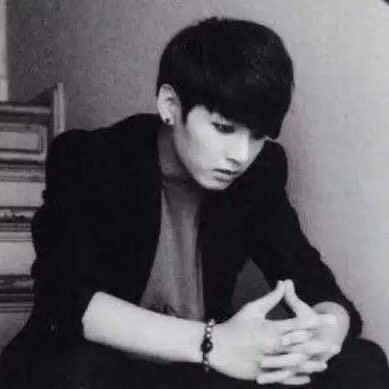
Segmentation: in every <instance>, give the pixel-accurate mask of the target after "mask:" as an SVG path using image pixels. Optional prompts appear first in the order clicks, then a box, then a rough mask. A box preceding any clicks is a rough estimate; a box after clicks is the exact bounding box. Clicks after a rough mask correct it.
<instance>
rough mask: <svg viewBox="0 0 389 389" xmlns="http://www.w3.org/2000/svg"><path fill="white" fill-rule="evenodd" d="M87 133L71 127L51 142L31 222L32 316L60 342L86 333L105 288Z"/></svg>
mask: <svg viewBox="0 0 389 389" xmlns="http://www.w3.org/2000/svg"><path fill="white" fill-rule="evenodd" d="M89 137H90V135H89V134H88V133H87V131H84V130H70V131H67V132H65V133H64V134H62V135H60V136H59V137H57V138H56V139H54V141H53V142H52V143H51V145H50V148H49V152H48V157H47V162H46V190H45V191H44V204H43V205H42V207H41V208H40V209H39V210H38V211H37V213H36V214H35V217H34V219H33V223H32V236H33V243H34V247H35V251H36V260H35V262H34V264H33V266H32V276H33V278H34V281H35V282H34V299H35V300H34V310H33V315H34V316H37V317H38V318H39V320H38V321H39V323H40V324H39V325H40V326H41V327H43V329H44V330H47V331H48V332H49V335H51V336H54V337H57V338H58V339H62V340H66V339H68V338H69V337H74V336H76V337H79V336H81V335H82V326H81V318H82V316H83V314H84V311H85V309H86V307H87V305H88V303H89V301H90V299H91V297H92V296H93V294H94V293H95V292H96V291H97V290H98V289H100V288H101V287H102V285H101V283H100V282H99V277H98V272H99V269H98V266H97V264H98V263H99V256H100V255H101V254H100V252H99V247H98V240H97V239H96V238H95V236H94V228H93V212H92V210H91V209H90V205H89V201H88V193H89V189H88V186H89V182H90V176H89V175H88V173H89V170H90V169H89V165H90V162H89V161H88V158H89V157H88V155H89V150H88V145H89V143H90V141H89Z"/></svg>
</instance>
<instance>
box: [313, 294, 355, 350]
mask: <svg viewBox="0 0 389 389" xmlns="http://www.w3.org/2000/svg"><path fill="white" fill-rule="evenodd" d="M313 309H314V310H315V311H316V312H317V313H324V314H331V315H334V316H335V318H336V322H337V326H338V328H339V331H338V333H339V339H338V340H339V342H340V343H342V342H343V341H344V339H345V337H346V336H347V333H348V330H349V328H350V316H349V314H348V312H347V311H346V309H345V308H343V307H342V306H341V305H340V304H338V303H334V302H331V301H323V302H321V303H318V304H316V305H315V306H314V307H313Z"/></svg>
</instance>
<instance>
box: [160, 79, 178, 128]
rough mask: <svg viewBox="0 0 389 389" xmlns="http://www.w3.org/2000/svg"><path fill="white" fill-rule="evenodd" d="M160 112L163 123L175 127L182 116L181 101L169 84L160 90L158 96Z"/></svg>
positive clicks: (162, 86)
mask: <svg viewBox="0 0 389 389" xmlns="http://www.w3.org/2000/svg"><path fill="white" fill-rule="evenodd" d="M157 106H158V112H159V115H160V116H161V119H162V121H163V122H164V123H165V124H167V125H174V124H175V123H176V122H177V120H179V118H180V115H181V103H180V99H179V97H178V95H177V93H176V91H175V90H174V88H173V87H172V86H171V85H169V84H163V85H161V87H160V88H159V92H158V96H157Z"/></svg>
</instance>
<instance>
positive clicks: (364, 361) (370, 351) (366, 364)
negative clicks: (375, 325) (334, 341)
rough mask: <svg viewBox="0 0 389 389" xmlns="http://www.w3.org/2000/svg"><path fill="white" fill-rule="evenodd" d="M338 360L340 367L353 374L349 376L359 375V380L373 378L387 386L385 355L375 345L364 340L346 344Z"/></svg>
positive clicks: (388, 382) (387, 370)
mask: <svg viewBox="0 0 389 389" xmlns="http://www.w3.org/2000/svg"><path fill="white" fill-rule="evenodd" d="M339 359H340V361H339V362H340V365H342V367H343V368H346V369H348V370H349V371H350V373H351V372H353V373H351V374H356V375H360V376H361V378H363V377H365V378H367V377H375V378H376V379H379V380H381V381H382V382H385V383H386V385H389V367H388V361H387V358H386V354H385V352H384V351H383V350H382V348H381V347H380V346H378V345H377V344H376V343H374V342H372V341H370V340H366V339H355V340H352V341H350V342H347V343H345V345H344V348H343V352H342V353H341V354H340V358H339ZM385 387H386V386H385ZM388 387H389V386H388Z"/></svg>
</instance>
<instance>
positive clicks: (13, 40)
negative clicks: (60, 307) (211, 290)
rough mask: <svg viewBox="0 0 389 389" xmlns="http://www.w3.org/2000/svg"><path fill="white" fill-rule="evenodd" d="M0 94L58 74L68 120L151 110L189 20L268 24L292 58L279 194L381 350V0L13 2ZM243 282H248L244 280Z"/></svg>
mask: <svg viewBox="0 0 389 389" xmlns="http://www.w3.org/2000/svg"><path fill="white" fill-rule="evenodd" d="M8 10H9V12H8V18H9V19H8V23H9V29H8V32H9V33H8V42H9V43H8V44H9V73H10V93H11V96H12V98H14V99H27V98H29V97H31V96H33V95H34V94H35V93H37V92H38V91H39V90H40V89H42V88H43V87H46V86H49V85H50V84H53V83H55V82H56V81H63V82H64V83H65V88H66V95H67V101H68V124H69V126H71V127H73V126H82V127H84V126H85V127H90V128H92V127H95V126H100V125H104V124H108V123H111V122H112V121H114V120H116V119H119V118H121V117H123V116H126V115H128V114H131V113H134V112H138V111H143V110H148V111H150V110H151V111H154V110H155V109H154V100H153V93H154V80H155V72H156V68H157V61H158V57H159V54H160V51H161V48H162V46H163V45H164V43H165V42H166V41H167V40H168V38H169V37H170V36H171V34H172V33H174V32H175V31H177V30H178V29H179V28H181V27H182V26H184V25H186V24H187V23H189V22H191V21H192V20H194V19H199V18H202V17H205V16H210V15H230V16H234V17H242V18H248V19H253V20H255V21H258V22H264V23H266V24H268V25H270V26H273V27H274V28H275V29H276V30H277V31H278V32H279V33H280V34H281V35H282V37H283V38H284V40H285V42H286V44H287V46H288V47H289V49H290V52H291V54H292V57H293V58H294V62H295V68H296V93H295V96H294V103H293V106H292V110H291V111H290V113H289V115H288V117H287V120H286V122H285V126H284V127H285V128H284V132H283V135H282V142H283V143H284V144H285V146H286V148H287V151H288V154H289V158H290V178H289V193H290V197H291V199H292V202H293V203H294V204H295V206H296V207H297V209H298V211H299V213H300V217H301V221H302V225H303V227H304V229H305V231H306V232H307V234H308V236H309V237H310V239H311V241H312V242H313V243H314V244H315V245H316V246H317V247H318V248H319V249H320V251H321V252H322V253H323V257H324V259H325V261H326V262H327V263H329V265H330V266H331V267H332V268H333V269H334V271H335V273H336V275H337V278H338V280H339V282H340V283H341V284H342V285H343V286H344V289H345V290H346V292H347V293H348V295H349V296H351V297H352V298H353V300H354V301H355V302H356V304H357V306H358V308H359V309H360V310H361V312H362V314H363V317H364V318H365V334H366V335H367V336H369V337H371V338H373V339H375V340H377V341H379V342H380V343H381V344H382V345H383V346H385V347H386V350H387V351H388V352H389V335H388V331H387V328H388V327H389V313H388V312H389V310H388V306H389V297H388V294H389V290H388V281H389V239H388V238H389V200H388V198H389V196H388V194H387V192H388V185H389V173H388V171H389V153H388V149H389V135H388V131H389V118H388V109H389V92H388V85H389V51H388V47H389V6H388V5H387V4H385V3H384V2H383V1H381V0H323V1H320V2H319V1H310V0H294V1H290V0H246V1H243V2H237V1H234V0H223V1H220V0H197V1H190V0H170V1H169V0H154V1H153V0H142V1H135V0H132V1H130V0H115V1H111V2H104V1H103V0H62V1H61V2H48V1H45V0H35V1H34V2H31V1H28V0H12V1H10V2H9V4H8ZM244 283H245V285H246V289H249V291H251V290H252V289H253V288H254V287H255V283H256V281H254V279H252V278H245V279H244Z"/></svg>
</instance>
